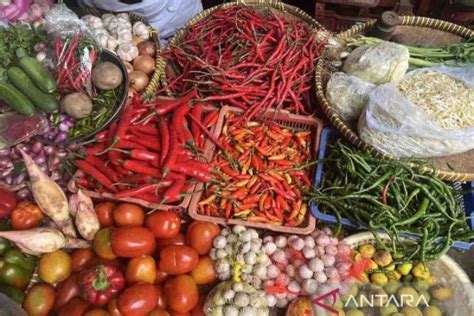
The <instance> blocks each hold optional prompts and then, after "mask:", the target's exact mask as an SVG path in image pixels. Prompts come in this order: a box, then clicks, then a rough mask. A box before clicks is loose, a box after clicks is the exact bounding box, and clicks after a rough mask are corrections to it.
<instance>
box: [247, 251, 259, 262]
mask: <svg viewBox="0 0 474 316" xmlns="http://www.w3.org/2000/svg"><path fill="white" fill-rule="evenodd" d="M244 259H245V263H246V264H249V265H254V264H255V263H256V262H257V254H256V253H255V252H253V251H249V252H247V253H246V254H245V255H244Z"/></svg>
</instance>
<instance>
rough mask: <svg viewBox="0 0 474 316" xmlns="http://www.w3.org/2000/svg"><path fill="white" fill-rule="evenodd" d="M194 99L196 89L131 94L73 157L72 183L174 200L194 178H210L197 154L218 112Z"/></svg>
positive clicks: (149, 198)
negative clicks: (144, 96) (147, 97)
mask: <svg viewBox="0 0 474 316" xmlns="http://www.w3.org/2000/svg"><path fill="white" fill-rule="evenodd" d="M195 97H196V91H191V92H190V93H189V94H188V95H186V96H184V97H182V98H179V99H173V98H167V97H159V98H157V99H155V100H153V101H151V102H148V103H144V102H143V101H141V99H140V97H139V96H138V95H137V96H136V97H134V98H133V99H132V100H131V102H130V104H129V105H128V106H127V107H126V108H125V109H124V111H123V112H122V113H121V117H120V119H119V120H118V122H116V123H114V124H112V125H111V127H110V128H109V129H107V130H104V131H102V132H100V133H98V134H97V135H96V136H95V138H94V140H95V144H94V145H93V146H91V147H88V148H87V149H86V153H85V154H86V155H85V158H84V159H78V160H76V166H77V167H78V169H79V170H81V171H82V173H83V174H84V176H81V177H79V178H78V179H77V180H76V184H77V186H78V187H81V188H84V189H88V190H94V191H96V192H110V193H114V194H115V196H116V197H117V198H126V197H133V198H137V199H141V200H144V201H147V202H150V203H161V204H163V203H175V202H179V201H180V200H181V199H182V198H183V197H184V196H185V195H186V194H187V193H188V192H189V191H190V190H191V189H192V187H193V186H194V184H195V181H196V180H197V181H201V182H209V181H211V179H212V177H211V174H210V166H209V165H208V164H207V163H205V162H203V161H201V160H200V158H202V156H203V154H202V152H203V148H204V144H205V141H206V137H205V136H206V135H209V130H210V129H211V128H213V127H214V125H215V124H216V121H217V118H218V113H217V112H216V111H205V107H204V105H203V104H202V103H199V102H193V101H192V100H193V99H194V98H195Z"/></svg>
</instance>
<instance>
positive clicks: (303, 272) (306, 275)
mask: <svg viewBox="0 0 474 316" xmlns="http://www.w3.org/2000/svg"><path fill="white" fill-rule="evenodd" d="M298 273H299V275H300V276H301V277H302V278H303V279H311V277H312V276H313V271H311V270H310V269H309V267H308V266H307V265H306V264H304V265H302V266H301V267H300V269H299V270H298Z"/></svg>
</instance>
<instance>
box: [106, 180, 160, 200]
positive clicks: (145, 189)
mask: <svg viewBox="0 0 474 316" xmlns="http://www.w3.org/2000/svg"><path fill="white" fill-rule="evenodd" d="M164 185H165V183H160V184H158V183H154V184H144V185H140V186H138V187H136V188H132V189H128V190H123V191H121V192H119V193H116V194H115V197H116V198H125V197H133V196H135V195H138V194H142V193H150V192H156V190H157V189H158V188H159V187H160V186H164Z"/></svg>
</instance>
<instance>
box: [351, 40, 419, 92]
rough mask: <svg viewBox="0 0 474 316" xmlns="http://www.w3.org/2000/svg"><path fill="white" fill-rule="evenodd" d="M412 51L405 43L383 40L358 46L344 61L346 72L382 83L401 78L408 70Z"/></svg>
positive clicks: (368, 80)
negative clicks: (410, 51)
mask: <svg viewBox="0 0 474 316" xmlns="http://www.w3.org/2000/svg"><path fill="white" fill-rule="evenodd" d="M409 59H410V53H409V52H408V48H406V47H405V46H403V45H400V44H396V43H392V42H383V43H380V44H375V45H374V44H368V45H363V46H360V47H357V48H356V49H354V50H353V51H352V52H351V53H350V54H349V56H347V59H346V61H345V62H344V67H343V70H344V72H346V73H348V74H351V75H354V76H357V77H359V78H361V79H364V80H365V81H367V82H371V83H375V84H382V83H387V82H393V81H397V80H400V79H401V78H402V77H403V76H404V75H405V73H406V71H407V70H408V60H409Z"/></svg>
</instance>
